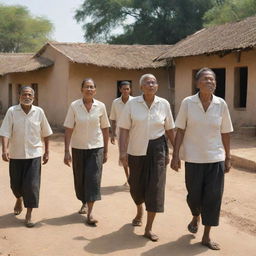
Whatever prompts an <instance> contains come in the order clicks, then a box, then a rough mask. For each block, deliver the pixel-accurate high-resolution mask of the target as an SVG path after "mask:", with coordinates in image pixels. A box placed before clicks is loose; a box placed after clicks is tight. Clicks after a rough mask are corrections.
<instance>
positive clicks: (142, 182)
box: [128, 136, 168, 212]
mask: <svg viewBox="0 0 256 256" xmlns="http://www.w3.org/2000/svg"><path fill="white" fill-rule="evenodd" d="M167 155H168V147H167V143H166V139H165V136H162V137H160V138H158V139H155V140H150V141H149V144H148V148H147V155H146V156H132V155H128V165H129V168H130V177H129V184H130V193H131V196H132V198H133V200H134V202H135V204H136V205H139V204H142V203H144V202H145V205H146V210H147V211H149V212H163V211H164V195H165V180H166V156H167Z"/></svg>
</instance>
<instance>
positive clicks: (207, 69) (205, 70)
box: [195, 67, 216, 81]
mask: <svg viewBox="0 0 256 256" xmlns="http://www.w3.org/2000/svg"><path fill="white" fill-rule="evenodd" d="M206 72H210V73H212V74H213V76H214V78H215V79H216V75H215V73H214V72H213V70H212V69H210V68H207V67H204V68H201V69H200V70H198V71H197V73H196V75H195V79H196V81H198V80H199V79H200V77H201V76H202V75H203V73H206Z"/></svg>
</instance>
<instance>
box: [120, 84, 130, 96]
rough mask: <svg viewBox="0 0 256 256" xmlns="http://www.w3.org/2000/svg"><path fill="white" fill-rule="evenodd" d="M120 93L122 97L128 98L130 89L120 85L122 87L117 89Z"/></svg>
mask: <svg viewBox="0 0 256 256" xmlns="http://www.w3.org/2000/svg"><path fill="white" fill-rule="evenodd" d="M119 91H120V93H121V94H122V96H124V97H128V96H129V95H130V93H131V87H130V85H128V84H127V85H122V87H121V88H120V89H119Z"/></svg>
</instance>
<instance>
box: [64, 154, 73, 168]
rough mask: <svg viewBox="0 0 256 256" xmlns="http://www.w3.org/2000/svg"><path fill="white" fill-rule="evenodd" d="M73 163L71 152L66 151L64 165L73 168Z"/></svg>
mask: <svg viewBox="0 0 256 256" xmlns="http://www.w3.org/2000/svg"><path fill="white" fill-rule="evenodd" d="M71 162H72V157H71V155H70V153H69V151H65V155H64V164H66V165H67V166H69V167H70V166H71Z"/></svg>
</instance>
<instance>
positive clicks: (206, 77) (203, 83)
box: [197, 71, 216, 94]
mask: <svg viewBox="0 0 256 256" xmlns="http://www.w3.org/2000/svg"><path fill="white" fill-rule="evenodd" d="M197 88H198V89H199V90H200V92H201V93H207V94H213V93H214V91H215V89H216V80H215V77H214V74H213V73H212V72H210V71H206V72H203V73H202V75H201V76H200V78H199V79H198V81H197Z"/></svg>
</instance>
